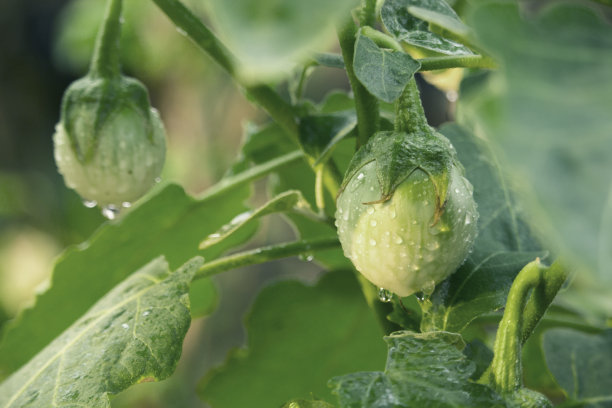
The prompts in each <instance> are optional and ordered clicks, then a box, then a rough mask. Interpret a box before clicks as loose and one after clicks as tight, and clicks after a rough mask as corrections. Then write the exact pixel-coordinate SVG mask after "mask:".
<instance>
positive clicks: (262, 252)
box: [193, 238, 340, 280]
mask: <svg viewBox="0 0 612 408" xmlns="http://www.w3.org/2000/svg"><path fill="white" fill-rule="evenodd" d="M336 248H340V242H338V239H337V238H320V239H313V240H304V241H296V242H289V243H283V244H277V245H270V246H266V247H262V248H257V249H252V250H249V251H244V252H239V253H236V254H233V255H229V256H225V257H223V258H219V259H215V260H214V261H211V262H207V263H205V264H204V265H203V266H202V267H201V268H200V269H199V270H198V271H197V272H196V274H195V276H194V278H193V279H194V280H195V279H203V278H208V277H210V276H213V275H216V274H218V273H221V272H224V271H228V270H230V269H235V268H239V267H242V266H248V265H255V264H260V263H264V262H268V261H273V260H275V259H281V258H288V257H291V256H298V255H309V254H311V253H312V252H314V251H323V250H329V249H336Z"/></svg>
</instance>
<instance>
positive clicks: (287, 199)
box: [200, 190, 316, 249]
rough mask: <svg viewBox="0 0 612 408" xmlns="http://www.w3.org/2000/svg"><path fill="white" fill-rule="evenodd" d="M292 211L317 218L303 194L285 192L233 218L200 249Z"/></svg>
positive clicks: (205, 241) (204, 241) (211, 235)
mask: <svg viewBox="0 0 612 408" xmlns="http://www.w3.org/2000/svg"><path fill="white" fill-rule="evenodd" d="M290 211H295V212H302V213H304V214H307V215H310V216H312V217H316V214H315V213H313V212H312V209H311V208H310V204H309V203H308V201H306V200H305V199H304V197H303V196H302V193H301V192H299V191H297V190H289V191H285V192H283V193H281V194H279V195H277V196H276V197H274V198H272V199H271V200H269V201H268V202H267V203H265V204H264V205H262V206H261V207H259V208H257V209H255V210H250V211H246V212H243V213H241V214H238V215H237V216H235V217H234V218H232V220H231V221H230V222H229V223H228V224H225V225H224V226H222V227H221V228H220V229H219V230H218V231H216V232H214V233H212V234H210V235H209V236H208V237H206V239H204V240H203V241H202V242H200V249H206V248H209V247H211V246H213V245H216V244H218V243H220V242H222V241H224V240H225V239H227V238H229V237H231V236H232V235H234V234H236V233H237V232H239V231H241V230H243V229H244V228H246V227H248V226H250V225H252V224H253V223H254V222H256V221H257V220H258V219H259V218H261V217H264V216H266V215H269V214H274V213H279V212H283V213H286V212H290Z"/></svg>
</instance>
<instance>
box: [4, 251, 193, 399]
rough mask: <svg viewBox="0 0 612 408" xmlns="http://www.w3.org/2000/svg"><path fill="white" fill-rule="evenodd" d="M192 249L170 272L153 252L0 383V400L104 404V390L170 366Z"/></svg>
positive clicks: (180, 332) (156, 375)
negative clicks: (184, 262)
mask: <svg viewBox="0 0 612 408" xmlns="http://www.w3.org/2000/svg"><path fill="white" fill-rule="evenodd" d="M202 263H203V259H202V258H200V257H198V258H194V259H192V260H191V261H189V262H187V263H186V264H185V265H183V266H182V267H181V268H179V269H178V270H177V271H175V272H170V271H169V269H168V263H167V262H166V260H165V259H164V258H163V257H160V258H157V259H155V260H153V261H151V262H150V263H148V264H147V265H145V266H143V267H142V268H141V269H139V270H138V271H136V272H134V274H132V275H131V276H130V277H128V278H127V279H126V280H125V281H123V282H122V283H120V284H119V285H118V286H116V287H115V288H114V289H112V290H111V291H110V292H109V293H108V294H107V295H106V296H104V297H103V298H102V299H100V300H99V301H98V302H97V303H96V304H95V305H94V306H93V307H92V308H91V309H90V310H89V311H88V312H87V313H85V315H84V316H82V317H81V318H80V319H79V320H77V321H76V322H75V323H74V324H73V325H72V326H70V327H69V328H68V329H67V330H66V331H64V333H62V334H61V335H60V336H59V337H57V338H56V339H55V340H54V341H53V342H51V343H50V344H49V345H48V346H47V347H45V348H44V349H43V350H42V351H41V352H40V353H38V354H37V355H36V356H35V357H34V358H33V359H32V360H30V362H29V363H28V364H26V365H24V366H23V367H22V368H21V369H20V370H19V371H17V372H15V373H14V374H13V375H12V376H10V377H9V378H8V379H7V380H6V381H4V382H3V383H2V384H1V385H0V406H1V407H3V408H9V407H23V406H39V407H41V406H86V407H110V400H109V397H110V396H111V395H115V394H118V393H119V392H121V391H123V390H125V389H126V388H128V387H129V386H131V385H133V384H136V383H138V382H141V381H152V380H161V379H164V378H166V377H168V376H170V374H172V372H173V371H174V368H175V366H176V363H177V362H178V359H179V357H180V355H181V349H182V343H183V337H184V336H185V333H186V332H187V329H188V328H189V324H190V322H191V318H190V314H189V295H188V291H189V284H190V282H191V279H192V277H193V274H194V273H195V271H196V270H197V268H199V267H200V266H201V265H202Z"/></svg>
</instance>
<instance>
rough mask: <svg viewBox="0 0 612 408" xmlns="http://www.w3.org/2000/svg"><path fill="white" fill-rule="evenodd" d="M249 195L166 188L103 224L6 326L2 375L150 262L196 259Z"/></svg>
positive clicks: (202, 302) (208, 302)
mask: <svg viewBox="0 0 612 408" xmlns="http://www.w3.org/2000/svg"><path fill="white" fill-rule="evenodd" d="M248 195H249V189H248V188H237V189H232V188H227V189H225V190H224V191H222V192H221V193H217V194H213V195H210V196H207V197H204V198H202V199H199V200H197V199H194V198H192V197H190V196H188V195H187V194H185V192H184V191H183V189H182V188H180V187H179V186H176V185H168V186H166V187H164V188H163V189H162V190H161V191H158V192H157V193H155V194H154V195H152V196H151V197H150V198H149V199H148V200H146V201H144V202H142V204H141V205H139V206H137V207H135V208H133V209H132V210H131V211H130V212H128V213H127V214H125V216H123V217H121V218H120V219H119V220H117V221H116V222H110V223H106V224H104V225H103V226H102V227H101V228H100V229H99V230H98V231H97V232H96V233H95V234H94V235H93V236H92V237H91V238H90V239H89V241H87V242H85V243H83V244H81V245H79V246H77V247H72V248H68V249H67V250H66V251H65V252H64V253H63V254H62V255H61V256H60V257H59V259H58V260H57V262H56V265H55V267H54V270H53V277H52V283H51V287H50V288H49V289H48V290H47V291H46V292H44V293H42V294H41V295H39V296H38V297H37V300H36V304H35V305H34V306H33V307H32V308H30V309H26V310H24V311H23V312H22V314H21V315H20V316H19V317H18V318H17V319H15V320H14V321H12V322H10V323H7V324H6V325H5V327H4V331H3V336H2V340H1V341H0V376H1V374H9V373H11V372H13V371H14V370H16V369H17V368H19V367H20V366H21V365H23V364H24V363H25V362H27V361H28V360H29V359H30V358H32V357H33V356H34V355H35V354H37V353H38V352H39V351H40V350H42V349H43V348H44V347H45V346H46V345H47V344H48V343H49V342H50V341H51V340H53V339H54V338H55V337H57V336H58V335H59V334H60V333H61V332H62V331H64V330H65V329H66V328H67V327H69V326H70V325H71V324H72V323H73V322H74V321H75V320H76V319H78V318H79V316H82V315H83V313H85V312H86V311H87V310H88V309H89V308H90V307H91V306H92V305H93V304H94V303H95V302H96V301H97V300H98V299H100V298H101V297H102V296H103V295H104V294H105V293H106V292H108V291H109V290H110V289H111V288H113V287H114V286H116V285H117V284H118V283H119V282H121V281H123V280H124V279H125V278H126V277H127V276H128V275H129V274H130V273H132V272H133V271H134V270H136V269H137V268H138V267H140V266H141V265H142V264H144V263H145V262H147V261H149V260H150V259H152V258H154V257H157V256H159V255H161V254H163V255H165V256H166V258H167V259H168V262H169V264H170V267H171V268H176V267H178V266H179V265H181V264H182V263H183V262H185V261H186V260H187V259H189V258H190V257H192V256H193V255H194V254H195V253H197V245H198V243H199V242H200V240H201V239H202V237H204V236H206V235H207V234H210V233H211V232H213V231H215V230H217V229H218V228H220V227H221V226H222V225H223V224H224V223H226V222H228V221H229V220H231V219H232V217H234V216H235V215H236V214H238V213H241V212H243V211H245V210H246V209H247V207H246V206H245V205H244V204H242V203H243V201H244V200H245V199H246V198H247V197H248ZM252 232H253V231H245V233H243V234H237V235H236V237H235V239H234V240H232V241H231V242H230V241H228V242H226V243H225V244H224V245H222V246H218V247H215V248H211V249H210V250H207V251H203V252H201V254H202V255H203V256H205V257H206V258H207V259H211V258H214V257H215V256H217V255H218V254H220V253H221V252H222V251H223V250H225V249H227V248H228V247H231V246H235V245H237V244H239V243H242V242H244V240H245V239H246V238H248V237H249V236H250V235H251V234H252ZM206 282H208V283H201V282H199V283H198V286H199V291H198V292H199V293H206V294H208V296H210V295H212V294H214V288H213V287H212V283H211V282H210V281H206ZM202 285H206V286H208V288H202ZM194 295H195V293H194ZM66 299H70V301H69V302H67V301H66ZM214 301H215V299H214V296H211V297H210V298H208V299H199V300H198V304H199V306H198V310H204V311H206V310H208V309H210V307H211V306H212V305H213V304H214Z"/></svg>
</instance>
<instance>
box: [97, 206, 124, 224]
mask: <svg viewBox="0 0 612 408" xmlns="http://www.w3.org/2000/svg"><path fill="white" fill-rule="evenodd" d="M120 211H121V209H120V208H117V206H114V205H112V204H109V205H106V206H104V207H102V215H103V216H104V217H105V218H107V219H109V220H114V219H115V218H117V216H119V212H120Z"/></svg>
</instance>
